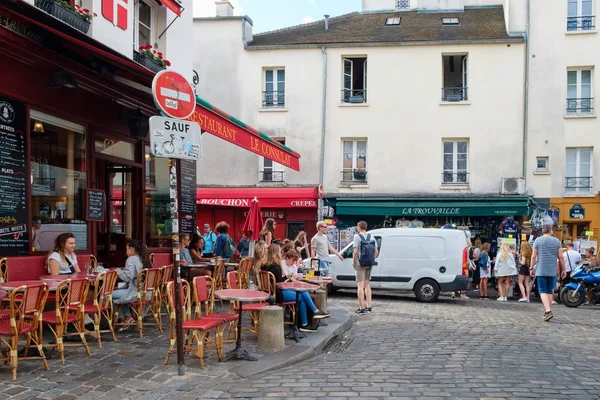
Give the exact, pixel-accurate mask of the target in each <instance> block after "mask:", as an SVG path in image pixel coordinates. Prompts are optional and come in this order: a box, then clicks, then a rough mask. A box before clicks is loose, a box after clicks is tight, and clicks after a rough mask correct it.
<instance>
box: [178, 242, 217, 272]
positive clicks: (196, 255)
mask: <svg viewBox="0 0 600 400" xmlns="http://www.w3.org/2000/svg"><path fill="white" fill-rule="evenodd" d="M184 235H186V234H185V233H184ZM188 237H189V235H188ZM184 250H187V252H188V254H189V256H190V257H191V260H192V263H197V262H201V261H204V260H205V258H202V252H203V251H204V238H203V237H202V236H200V235H198V234H196V233H194V234H193V235H192V240H191V241H190V245H189V246H188V247H187V249H184ZM182 251H183V250H182ZM203 275H206V276H211V272H210V270H208V269H204V268H192V270H191V271H190V273H189V279H190V282H191V280H192V279H194V277H196V276H203Z"/></svg>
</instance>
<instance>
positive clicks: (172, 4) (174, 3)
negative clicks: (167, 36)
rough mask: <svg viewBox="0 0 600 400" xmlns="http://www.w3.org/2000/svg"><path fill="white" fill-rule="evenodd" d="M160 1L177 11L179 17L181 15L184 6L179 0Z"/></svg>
mask: <svg viewBox="0 0 600 400" xmlns="http://www.w3.org/2000/svg"><path fill="white" fill-rule="evenodd" d="M159 1H160V2H161V3H162V5H163V6H165V7H166V8H168V9H169V10H171V11H173V12H174V13H175V15H177V16H178V17H181V11H182V7H181V5H180V4H179V3H178V2H177V1H175V0H159Z"/></svg>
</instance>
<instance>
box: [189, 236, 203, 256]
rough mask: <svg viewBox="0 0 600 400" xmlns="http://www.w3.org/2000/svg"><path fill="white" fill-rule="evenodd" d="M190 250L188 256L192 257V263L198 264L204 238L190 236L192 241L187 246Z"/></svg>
mask: <svg viewBox="0 0 600 400" xmlns="http://www.w3.org/2000/svg"><path fill="white" fill-rule="evenodd" d="M188 249H189V250H190V255H191V256H192V261H194V262H195V263H196V262H200V261H202V252H203V251H204V238H203V237H202V236H200V235H198V234H197V233H194V234H193V235H192V241H191V242H190V245H189V246H188Z"/></svg>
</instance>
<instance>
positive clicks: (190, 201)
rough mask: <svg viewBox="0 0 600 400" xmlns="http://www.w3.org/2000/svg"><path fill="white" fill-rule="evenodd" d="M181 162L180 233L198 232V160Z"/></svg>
mask: <svg viewBox="0 0 600 400" xmlns="http://www.w3.org/2000/svg"><path fill="white" fill-rule="evenodd" d="M178 162H179V166H180V167H179V171H180V172H179V183H180V190H179V193H180V198H179V218H180V220H181V223H180V225H179V231H180V233H188V234H190V235H191V234H193V233H194V232H196V161H192V160H178Z"/></svg>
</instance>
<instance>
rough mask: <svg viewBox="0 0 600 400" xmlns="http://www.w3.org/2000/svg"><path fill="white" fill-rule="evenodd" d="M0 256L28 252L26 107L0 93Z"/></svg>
mask: <svg viewBox="0 0 600 400" xmlns="http://www.w3.org/2000/svg"><path fill="white" fill-rule="evenodd" d="M0 192H1V193H2V195H1V196H0V256H17V255H26V254H28V252H29V223H30V221H29V165H28V158H27V108H26V107H25V104H23V103H20V102H18V101H16V100H13V99H10V98H7V97H3V96H0Z"/></svg>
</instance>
